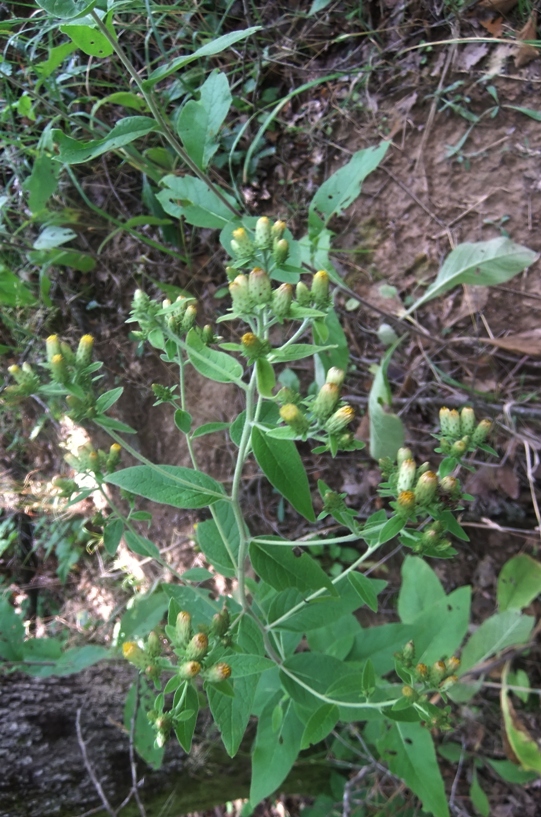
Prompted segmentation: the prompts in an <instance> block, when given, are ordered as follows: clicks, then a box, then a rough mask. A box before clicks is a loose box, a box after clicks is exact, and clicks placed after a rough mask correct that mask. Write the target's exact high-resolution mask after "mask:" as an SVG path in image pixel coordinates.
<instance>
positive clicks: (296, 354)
mask: <svg viewBox="0 0 541 817" xmlns="http://www.w3.org/2000/svg"><path fill="white" fill-rule="evenodd" d="M334 348H335V347H334V345H327V346H316V345H314V344H313V343H292V344H291V345H290V346H286V347H285V348H284V349H273V350H272V352H271V353H270V355H269V360H271V361H272V362H273V363H290V362H291V361H293V360H303V359H304V358H306V357H312V356H313V355H316V354H319V353H321V352H327V351H328V350H329V349H334Z"/></svg>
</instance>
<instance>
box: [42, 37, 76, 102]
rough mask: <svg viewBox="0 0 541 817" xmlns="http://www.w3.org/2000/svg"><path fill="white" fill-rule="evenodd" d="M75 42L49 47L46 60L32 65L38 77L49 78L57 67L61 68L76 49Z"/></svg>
mask: <svg viewBox="0 0 541 817" xmlns="http://www.w3.org/2000/svg"><path fill="white" fill-rule="evenodd" d="M75 47H76V46H75V43H62V44H61V45H56V46H53V47H52V48H49V52H48V53H49V56H48V57H47V59H46V60H43V61H42V62H38V63H35V64H34V65H33V66H32V67H33V69H34V71H35V72H36V74H37V75H38V77H41V79H42V80H43V79H47V77H50V76H51V74H54V72H55V71H56V69H57V68H59V67H60V66H61V65H62V63H63V62H64V60H65V59H66V58H67V57H69V55H70V54H71V53H72V52H73V51H75ZM40 84H41V81H40V82H38V83H37V84H36V87H35V91H36V92H37V90H38V88H39V85H40Z"/></svg>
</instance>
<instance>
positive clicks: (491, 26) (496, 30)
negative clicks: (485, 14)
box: [479, 17, 503, 37]
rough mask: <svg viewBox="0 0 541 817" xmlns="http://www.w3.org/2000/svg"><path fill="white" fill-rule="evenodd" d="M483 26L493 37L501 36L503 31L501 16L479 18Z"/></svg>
mask: <svg viewBox="0 0 541 817" xmlns="http://www.w3.org/2000/svg"><path fill="white" fill-rule="evenodd" d="M479 22H480V23H481V25H482V26H483V28H486V30H487V31H488V33H489V34H492V36H493V37H501V36H502V32H503V17H494V18H492V20H490V19H488V18H487V19H486V20H479Z"/></svg>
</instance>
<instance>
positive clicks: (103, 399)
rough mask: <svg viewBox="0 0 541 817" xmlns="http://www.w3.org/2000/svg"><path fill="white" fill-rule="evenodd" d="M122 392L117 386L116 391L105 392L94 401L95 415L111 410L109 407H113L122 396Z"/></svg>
mask: <svg viewBox="0 0 541 817" xmlns="http://www.w3.org/2000/svg"><path fill="white" fill-rule="evenodd" d="M123 391H124V389H123V388H122V386H118V388H116V389H111V390H110V391H106V392H105V393H104V394H100V396H99V397H98V399H97V400H96V406H95V408H96V411H97V413H98V414H104V413H105V412H106V411H108V409H110V408H111V406H114V404H115V403H116V401H117V400H119V399H120V397H121V396H122V392H123Z"/></svg>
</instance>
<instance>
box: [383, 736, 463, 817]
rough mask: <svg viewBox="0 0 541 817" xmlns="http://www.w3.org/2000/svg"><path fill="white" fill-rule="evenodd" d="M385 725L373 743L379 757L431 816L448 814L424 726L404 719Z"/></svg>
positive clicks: (432, 744)
mask: <svg viewBox="0 0 541 817" xmlns="http://www.w3.org/2000/svg"><path fill="white" fill-rule="evenodd" d="M385 726H386V730H387V731H386V733H385V735H384V736H383V737H382V738H381V739H380V740H379V741H378V742H377V746H378V750H379V753H380V756H381V758H382V760H383V761H384V762H385V763H387V765H388V766H389V769H390V770H391V772H392V773H393V774H396V775H397V776H398V777H400V778H401V779H402V780H403V781H404V783H405V784H406V786H408V788H410V789H411V790H412V791H413V792H414V793H415V794H416V795H417V797H418V798H419V799H420V800H421V802H422V804H423V808H424V809H426V811H428V812H430V814H433V815H434V817H449V808H448V806H447V797H446V794H445V787H444V785H443V780H442V776H441V773H440V770H439V766H438V761H437V759H436V752H435V751H434V742H433V740H432V736H431V734H430V732H429V731H428V729H426V728H425V727H423V726H421V725H420V724H419V723H408V722H393V723H389V724H386V725H385Z"/></svg>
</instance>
